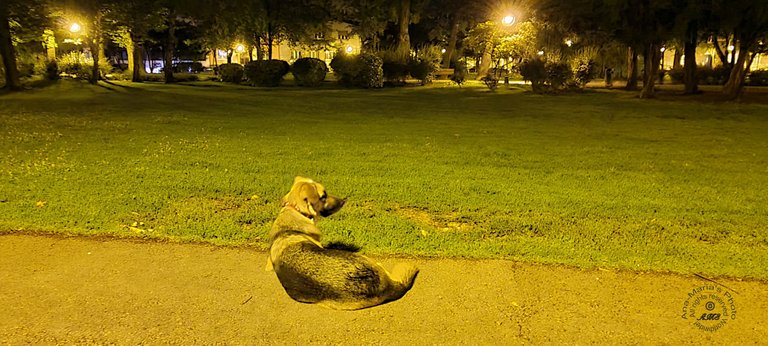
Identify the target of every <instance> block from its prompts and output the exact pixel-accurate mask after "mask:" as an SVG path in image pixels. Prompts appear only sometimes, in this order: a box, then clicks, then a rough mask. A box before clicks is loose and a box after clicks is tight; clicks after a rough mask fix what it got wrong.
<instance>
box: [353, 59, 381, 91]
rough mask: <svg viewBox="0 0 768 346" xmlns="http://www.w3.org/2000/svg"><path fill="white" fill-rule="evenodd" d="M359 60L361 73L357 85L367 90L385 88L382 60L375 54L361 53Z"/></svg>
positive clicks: (356, 79) (357, 78) (357, 77)
mask: <svg viewBox="0 0 768 346" xmlns="http://www.w3.org/2000/svg"><path fill="white" fill-rule="evenodd" d="M358 59H359V60H358V63H357V64H358V65H359V70H358V71H359V72H358V75H357V76H356V78H355V84H356V85H357V86H359V87H362V88H366V89H371V88H381V87H383V86H384V70H383V68H382V65H383V62H382V60H381V58H379V57H378V56H376V55H375V54H371V53H361V54H360V55H359V56H358Z"/></svg>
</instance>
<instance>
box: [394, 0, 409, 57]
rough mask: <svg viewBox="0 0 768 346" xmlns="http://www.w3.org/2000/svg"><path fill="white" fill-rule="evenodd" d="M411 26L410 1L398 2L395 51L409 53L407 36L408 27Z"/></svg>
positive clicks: (401, 0)
mask: <svg viewBox="0 0 768 346" xmlns="http://www.w3.org/2000/svg"><path fill="white" fill-rule="evenodd" d="M409 24H411V0H400V12H399V14H398V16H397V25H398V30H397V51H398V52H408V53H409V54H410V51H411V37H410V35H409V34H408V25H409Z"/></svg>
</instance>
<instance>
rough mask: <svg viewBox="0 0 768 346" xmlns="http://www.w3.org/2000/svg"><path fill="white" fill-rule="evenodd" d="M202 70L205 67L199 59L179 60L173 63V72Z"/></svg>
mask: <svg viewBox="0 0 768 346" xmlns="http://www.w3.org/2000/svg"><path fill="white" fill-rule="evenodd" d="M204 70H205V68H204V67H203V64H202V63H201V62H199V61H195V62H180V63H178V64H176V65H173V72H181V73H200V72H203V71H204Z"/></svg>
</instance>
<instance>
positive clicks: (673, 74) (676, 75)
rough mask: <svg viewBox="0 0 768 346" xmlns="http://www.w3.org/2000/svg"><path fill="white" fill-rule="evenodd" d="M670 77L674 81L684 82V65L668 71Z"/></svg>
mask: <svg viewBox="0 0 768 346" xmlns="http://www.w3.org/2000/svg"><path fill="white" fill-rule="evenodd" d="M667 73H668V74H669V78H670V79H672V83H677V84H682V83H685V69H684V68H682V67H678V68H673V69H671V70H669V71H668V72H667Z"/></svg>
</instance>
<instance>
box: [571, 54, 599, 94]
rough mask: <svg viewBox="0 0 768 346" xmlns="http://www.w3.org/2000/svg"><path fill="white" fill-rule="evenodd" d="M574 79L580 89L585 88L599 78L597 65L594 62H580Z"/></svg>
mask: <svg viewBox="0 0 768 346" xmlns="http://www.w3.org/2000/svg"><path fill="white" fill-rule="evenodd" d="M573 73H574V79H575V80H576V84H578V86H579V87H581V88H583V87H584V86H586V85H587V83H589V82H590V81H591V80H593V79H595V77H596V76H597V65H596V64H595V62H594V61H593V60H591V59H590V60H587V61H580V62H579V63H578V65H577V66H576V69H575V71H573Z"/></svg>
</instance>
